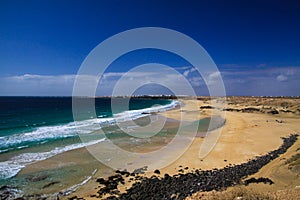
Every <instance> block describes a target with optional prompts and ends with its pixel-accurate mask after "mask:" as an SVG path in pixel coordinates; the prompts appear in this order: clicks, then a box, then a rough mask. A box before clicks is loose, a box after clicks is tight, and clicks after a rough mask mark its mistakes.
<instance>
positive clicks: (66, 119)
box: [0, 97, 178, 186]
mask: <svg viewBox="0 0 300 200" xmlns="http://www.w3.org/2000/svg"><path fill="white" fill-rule="evenodd" d="M119 101H120V103H121V101H122V99H121V98H120V100H119ZM114 103H115V104H118V100H117V101H116V100H114ZM177 104H178V102H177V101H173V100H168V99H150V98H131V99H130V101H129V108H128V110H125V109H124V108H121V107H120V108H118V105H116V107H117V111H115V110H114V112H115V113H112V109H111V98H96V99H95V111H96V114H97V116H96V117H93V116H91V117H90V118H89V119H86V120H82V121H79V122H77V123H76V124H75V122H74V120H73V114H72V98H71V97H0V186H1V185H5V184H11V183H12V181H11V180H14V181H13V182H14V183H16V182H18V181H16V178H15V176H16V175H17V174H18V173H19V172H20V171H21V170H22V169H23V168H25V167H26V166H28V165H30V164H32V163H35V162H37V161H41V160H45V159H49V158H51V157H53V156H55V155H58V154H61V153H64V152H66V151H70V150H74V149H78V148H81V147H84V146H86V145H92V144H95V143H99V142H102V141H104V140H105V138H104V137H103V138H100V139H99V137H97V138H93V137H90V140H89V141H88V142H86V141H85V143H83V142H82V141H81V140H80V137H79V136H78V133H80V134H91V135H92V132H93V131H95V130H96V129H99V125H100V127H102V126H105V127H109V126H113V125H114V122H115V120H116V119H122V120H123V121H126V120H132V119H137V118H139V117H142V116H145V115H147V114H149V113H150V112H154V111H155V112H157V111H164V110H168V109H171V108H174V107H175V106H176V105H177Z"/></svg>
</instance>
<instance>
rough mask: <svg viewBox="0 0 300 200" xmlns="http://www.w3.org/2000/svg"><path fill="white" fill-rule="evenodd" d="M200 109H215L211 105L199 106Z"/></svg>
mask: <svg viewBox="0 0 300 200" xmlns="http://www.w3.org/2000/svg"><path fill="white" fill-rule="evenodd" d="M200 109H215V107H213V106H200Z"/></svg>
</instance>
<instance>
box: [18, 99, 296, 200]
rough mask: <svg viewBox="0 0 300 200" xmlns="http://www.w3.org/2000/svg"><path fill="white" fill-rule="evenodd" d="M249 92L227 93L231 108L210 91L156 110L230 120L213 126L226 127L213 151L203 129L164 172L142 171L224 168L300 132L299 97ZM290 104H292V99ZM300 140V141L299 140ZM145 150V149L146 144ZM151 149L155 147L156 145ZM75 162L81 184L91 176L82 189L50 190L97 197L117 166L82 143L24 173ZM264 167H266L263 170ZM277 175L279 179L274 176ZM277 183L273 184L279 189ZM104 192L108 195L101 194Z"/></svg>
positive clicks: (179, 115) (124, 187)
mask: <svg viewBox="0 0 300 200" xmlns="http://www.w3.org/2000/svg"><path fill="white" fill-rule="evenodd" d="M245 98H246V99H247V98H248V99H247V101H245ZM249 98H250V97H243V98H242V97H239V98H238V97H229V98H227V102H226V107H225V108H224V107H213V106H211V105H212V104H211V102H210V101H211V100H210V98H208V97H199V98H198V100H188V99H183V100H180V101H181V102H183V104H182V105H184V106H182V107H178V108H176V109H171V110H168V111H164V112H160V113H155V115H156V114H158V115H161V116H164V117H167V118H168V119H172V120H174V121H180V120H182V115H183V114H184V115H185V120H186V121H195V120H200V119H204V118H207V117H210V116H212V113H214V114H215V113H217V114H220V115H223V116H225V120H226V122H225V123H224V124H223V126H220V127H218V128H217V129H214V130H212V131H210V134H209V135H214V134H218V132H221V135H220V137H219V139H218V141H217V143H216V144H215V146H214V148H213V149H212V151H211V152H210V153H209V154H208V155H207V156H206V157H204V158H199V149H200V148H201V145H202V144H203V142H204V140H205V139H207V138H205V137H203V135H200V137H199V136H198V137H194V138H193V140H192V143H191V145H190V146H189V147H188V149H187V150H186V151H185V152H183V154H182V155H181V156H180V157H178V159H176V160H175V161H174V162H171V163H169V164H167V165H166V166H165V167H163V168H158V170H159V173H160V175H158V174H157V173H154V171H155V169H151V170H149V169H148V171H147V170H145V171H144V172H143V173H142V174H141V177H151V176H153V175H158V176H160V177H163V176H164V175H165V174H168V175H170V176H174V175H176V174H178V173H190V172H192V171H194V170H196V169H201V170H211V169H214V168H217V169H221V168H224V167H226V166H228V165H238V164H242V163H245V162H247V161H248V160H250V159H253V158H255V157H256V156H261V155H265V154H267V153H268V152H270V151H272V150H275V149H277V148H279V147H280V145H281V144H282V140H281V137H287V136H289V135H290V134H292V133H299V132H300V127H299V125H298V123H297V122H298V121H299V119H300V115H298V114H297V109H298V106H299V105H298V104H297V99H294V101H295V102H296V103H295V102H291V103H290V104H291V105H288V106H290V107H289V109H290V112H289V111H287V110H288V109H287V108H286V107H285V108H282V106H281V103H282V101H285V99H280V101H281V103H280V102H279V103H278V102H275V103H274V102H273V101H271V102H273V103H274V104H275V106H274V105H273V104H272V105H268V104H270V102H269V99H270V98H265V99H266V100H267V103H266V102H265V104H263V103H261V102H260V101H261V100H262V98H253V97H252V98H250V100H249ZM257 99H258V100H257ZM289 100H290V99H289ZM292 101H293V99H292ZM243 103H244V104H243ZM257 104H259V105H257ZM295 104H296V105H295ZM284 105H286V103H285V104H284ZM276 106H277V107H276ZM280 106H281V108H280ZM274 110H277V111H279V113H278V114H274V113H275V112H270V111H274ZM225 113H226V115H225ZM172 122H173V121H172ZM270 127H272V128H270ZM209 135H208V138H209ZM296 144H299V143H298V142H296ZM163 145H164V144H163ZM140 150H141V151H143V149H140ZM147 151H151V148H150V149H148V150H147ZM175 153H176V152H174V154H175ZM83 155H84V156H83ZM83 158H84V159H83ZM62 160H63V162H62ZM153 162H160V161H159V159H156V160H155V159H154V160H153ZM272 162H273V161H272ZM272 162H271V164H272ZM74 163H77V164H78V163H79V166H77V168H75V169H73V170H84V171H85V173H86V176H85V178H84V179H82V180H80V179H78V181H77V182H78V184H79V183H82V182H83V181H85V180H86V182H84V184H82V185H80V186H78V187H77V188H73V189H74V190H76V191H75V192H73V191H71V190H63V191H61V190H59V188H62V186H61V185H59V184H54V185H53V186H51V187H49V192H50V193H51V191H55V190H56V191H61V193H60V194H59V193H58V194H57V195H58V196H59V198H61V199H69V198H71V197H74V196H77V197H83V198H84V199H95V198H96V197H99V195H98V191H99V188H101V187H102V186H101V185H99V183H98V182H97V179H99V178H104V179H105V178H108V177H110V176H112V175H114V174H115V170H114V169H111V168H109V167H107V166H105V165H103V164H101V163H99V161H98V160H97V159H95V158H94V157H93V156H92V155H91V154H90V152H89V151H88V150H87V149H86V148H80V149H75V150H71V151H67V152H64V153H62V154H59V155H56V156H54V157H52V158H49V159H47V160H44V161H40V162H36V163H33V164H31V165H29V166H26V167H25V168H24V169H23V170H22V171H21V172H20V173H19V175H20V176H25V175H27V174H30V173H34V172H36V171H39V170H40V171H42V170H49V169H56V168H57V166H60V167H69V170H70V171H71V170H72V168H73V167H74V166H75V165H74ZM133 163H134V162H133ZM133 163H131V165H132V166H131V167H132V168H131V169H130V170H131V171H133V169H134V168H135V167H134V166H135V164H133ZM180 166H181V167H180ZM120 170H124V169H120ZM130 170H128V171H130ZM258 173H261V171H259V172H258ZM68 176H69V177H67V178H68V179H70V181H72V180H73V181H74V179H76V178H75V177H72V174H69V175H68ZM256 177H257V176H256ZM87 178H88V179H87ZM289 178H290V177H289ZM272 180H276V179H274V178H273V179H272ZM277 182H278V181H277ZM281 182H284V183H286V184H287V183H288V184H290V182H291V181H289V180H284V181H281ZM37 184H38V182H37ZM132 184H133V182H132V181H130V182H128V180H126V181H125V184H124V185H123V184H120V185H119V186H118V190H119V191H120V192H121V193H124V192H126V190H127V189H129V188H130V187H131V186H132ZM274 185H275V186H274V187H275V188H277V189H279V188H283V185H284V184H283V185H282V184H281V185H280V184H278V183H276V181H275V184H274ZM297 185H300V183H299V179H296V180H293V183H292V186H291V185H290V187H291V188H292V187H296V186H297ZM274 187H272V189H269V190H274ZM50 188H52V189H50ZM195 192H197V191H195ZM65 195H66V196H65ZM104 197H105V196H103V197H101V198H104ZM53 198H54V197H53ZM195 198H196V197H195Z"/></svg>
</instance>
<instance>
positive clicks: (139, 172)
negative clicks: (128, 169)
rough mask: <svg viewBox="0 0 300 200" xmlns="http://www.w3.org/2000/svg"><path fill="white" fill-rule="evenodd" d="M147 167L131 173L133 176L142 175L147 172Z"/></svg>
mask: <svg viewBox="0 0 300 200" xmlns="http://www.w3.org/2000/svg"><path fill="white" fill-rule="evenodd" d="M147 169H148V167H147V166H144V167H141V168H139V169H135V170H134V171H133V173H134V174H144V173H145V172H146V171H147Z"/></svg>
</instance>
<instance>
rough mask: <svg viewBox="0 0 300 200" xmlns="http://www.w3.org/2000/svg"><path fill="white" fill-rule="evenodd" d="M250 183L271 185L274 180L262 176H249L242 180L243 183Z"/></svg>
mask: <svg viewBox="0 0 300 200" xmlns="http://www.w3.org/2000/svg"><path fill="white" fill-rule="evenodd" d="M250 183H264V184H267V183H269V184H270V185H272V184H273V183H274V182H273V181H272V180H271V179H269V178H263V177H259V178H258V179H256V178H250V179H247V180H245V181H244V184H245V185H249V184H250Z"/></svg>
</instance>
